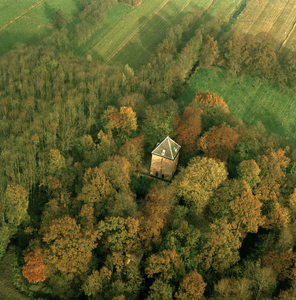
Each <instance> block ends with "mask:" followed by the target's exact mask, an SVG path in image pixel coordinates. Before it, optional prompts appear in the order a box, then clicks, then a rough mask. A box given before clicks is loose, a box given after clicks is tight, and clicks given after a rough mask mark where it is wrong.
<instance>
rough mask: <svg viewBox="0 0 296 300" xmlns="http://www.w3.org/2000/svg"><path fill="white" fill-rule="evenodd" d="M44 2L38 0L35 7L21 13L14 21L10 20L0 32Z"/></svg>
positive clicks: (43, 0)
mask: <svg viewBox="0 0 296 300" xmlns="http://www.w3.org/2000/svg"><path fill="white" fill-rule="evenodd" d="M45 1H46V0H40V1H39V2H37V3H36V4H35V5H32V6H30V7H29V8H28V9H27V10H26V11H24V12H23V13H21V14H20V15H19V16H17V17H15V18H14V19H12V20H11V21H10V22H8V23H6V24H5V25H4V26H2V27H1V28H0V32H1V31H2V30H4V29H6V28H7V27H8V26H9V25H11V24H12V23H14V22H15V21H16V20H18V19H20V18H22V17H23V16H25V15H26V14H27V13H29V12H30V11H31V10H33V9H35V8H36V7H38V6H40V5H41V4H42V3H43V2H45Z"/></svg>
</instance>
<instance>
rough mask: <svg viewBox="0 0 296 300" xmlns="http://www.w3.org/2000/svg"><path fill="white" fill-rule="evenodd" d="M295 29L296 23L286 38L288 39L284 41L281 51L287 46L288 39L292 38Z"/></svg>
mask: <svg viewBox="0 0 296 300" xmlns="http://www.w3.org/2000/svg"><path fill="white" fill-rule="evenodd" d="M295 28H296V22H295V23H294V25H293V26H292V28H291V30H290V32H289V33H288V35H287V37H286V38H285V39H284V41H283V42H282V45H281V47H280V49H281V48H282V47H284V46H285V45H286V43H287V41H288V39H289V38H290V36H291V34H292V33H293V32H294V30H295Z"/></svg>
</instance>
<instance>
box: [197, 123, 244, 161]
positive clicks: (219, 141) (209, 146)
mask: <svg viewBox="0 0 296 300" xmlns="http://www.w3.org/2000/svg"><path fill="white" fill-rule="evenodd" d="M238 138H239V135H238V134H237V133H236V132H235V130H233V129H231V128H229V127H227V126H222V127H220V128H217V127H215V126H214V127H212V128H210V130H209V131H207V132H206V133H205V134H204V135H203V136H202V137H201V138H200V142H199V146H200V148H201V150H202V151H203V152H204V153H205V155H206V156H207V157H211V158H218V159H220V160H222V161H225V162H226V161H227V159H228V156H229V153H230V152H231V151H233V150H234V149H235V145H236V143H237V141H238Z"/></svg>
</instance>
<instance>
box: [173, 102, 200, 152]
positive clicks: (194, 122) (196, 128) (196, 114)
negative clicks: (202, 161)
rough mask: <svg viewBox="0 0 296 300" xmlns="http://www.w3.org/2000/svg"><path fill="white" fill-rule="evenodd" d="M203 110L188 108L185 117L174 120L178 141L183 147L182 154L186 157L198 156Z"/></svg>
mask: <svg viewBox="0 0 296 300" xmlns="http://www.w3.org/2000/svg"><path fill="white" fill-rule="evenodd" d="M201 114H202V110H200V109H198V108H195V107H187V108H186V109H185V111H184V113H183V115H182V116H181V117H180V116H177V118H176V119H175V120H174V125H175V128H176V133H177V137H176V141H177V142H178V143H179V144H180V145H182V153H183V154H185V155H194V154H196V152H197V150H198V147H197V141H198V137H199V135H200V134H201Z"/></svg>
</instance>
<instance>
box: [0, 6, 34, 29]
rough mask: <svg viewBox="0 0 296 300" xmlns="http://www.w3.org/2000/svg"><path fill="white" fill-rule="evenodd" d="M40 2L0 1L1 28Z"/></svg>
mask: <svg viewBox="0 0 296 300" xmlns="http://www.w3.org/2000/svg"><path fill="white" fill-rule="evenodd" d="M37 2H38V0H2V1H0V28H1V27H2V26H4V25H5V24H6V23H8V22H10V21H11V20H13V19H14V18H15V17H17V16H19V15H20V14H21V13H23V12H24V11H26V10H27V9H29V8H30V7H31V5H34V4H36V3H37Z"/></svg>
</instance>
